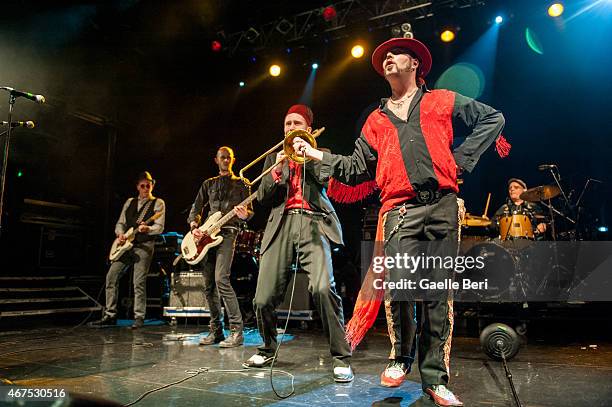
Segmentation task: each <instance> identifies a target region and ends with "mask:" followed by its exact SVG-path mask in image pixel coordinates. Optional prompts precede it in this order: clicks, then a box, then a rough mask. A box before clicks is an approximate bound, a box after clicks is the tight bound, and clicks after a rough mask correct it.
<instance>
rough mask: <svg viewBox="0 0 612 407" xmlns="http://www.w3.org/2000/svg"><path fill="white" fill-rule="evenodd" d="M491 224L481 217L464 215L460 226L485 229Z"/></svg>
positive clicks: (488, 220)
mask: <svg viewBox="0 0 612 407" xmlns="http://www.w3.org/2000/svg"><path fill="white" fill-rule="evenodd" d="M490 224H491V220H490V219H487V218H485V217H482V216H475V215H470V214H469V213H466V214H465V217H464V218H463V221H462V222H461V226H469V227H487V226H489V225H490Z"/></svg>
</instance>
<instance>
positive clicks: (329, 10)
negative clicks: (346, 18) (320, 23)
mask: <svg viewBox="0 0 612 407" xmlns="http://www.w3.org/2000/svg"><path fill="white" fill-rule="evenodd" d="M321 15H323V19H324V20H325V21H328V22H329V21H331V20H333V19H334V18H336V16H337V15H338V13H337V12H336V8H335V7H334V6H327V7H325V8H324V9H323V12H322V13H321Z"/></svg>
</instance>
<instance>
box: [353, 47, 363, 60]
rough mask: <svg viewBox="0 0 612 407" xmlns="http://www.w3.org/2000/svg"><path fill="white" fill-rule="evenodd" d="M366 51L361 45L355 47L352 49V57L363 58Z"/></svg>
mask: <svg viewBox="0 0 612 407" xmlns="http://www.w3.org/2000/svg"><path fill="white" fill-rule="evenodd" d="M364 52H365V50H364V49H363V47H362V46H361V45H355V46H354V47H353V48H352V49H351V55H352V56H353V58H361V57H362V56H363V54H364Z"/></svg>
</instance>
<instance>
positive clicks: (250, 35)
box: [244, 27, 259, 43]
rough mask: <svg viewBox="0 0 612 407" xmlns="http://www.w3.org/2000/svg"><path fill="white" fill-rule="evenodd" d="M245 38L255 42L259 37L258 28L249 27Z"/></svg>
mask: <svg viewBox="0 0 612 407" xmlns="http://www.w3.org/2000/svg"><path fill="white" fill-rule="evenodd" d="M244 38H245V39H246V40H247V41H248V42H250V43H253V42H255V40H256V39H257V38H259V31H257V30H256V29H254V28H253V27H251V28H249V29H248V30H246V32H245V33H244Z"/></svg>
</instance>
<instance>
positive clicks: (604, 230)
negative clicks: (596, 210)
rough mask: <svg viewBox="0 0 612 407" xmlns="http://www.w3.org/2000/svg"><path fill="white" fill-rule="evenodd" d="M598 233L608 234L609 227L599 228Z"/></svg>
mask: <svg viewBox="0 0 612 407" xmlns="http://www.w3.org/2000/svg"><path fill="white" fill-rule="evenodd" d="M597 231H598V232H601V233H606V232H608V227H607V226H600V227H598V228H597Z"/></svg>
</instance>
